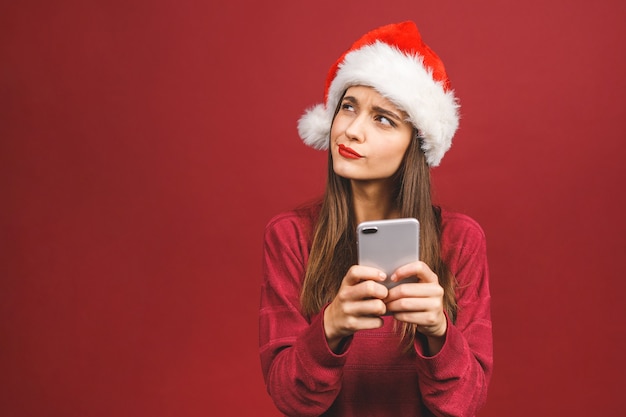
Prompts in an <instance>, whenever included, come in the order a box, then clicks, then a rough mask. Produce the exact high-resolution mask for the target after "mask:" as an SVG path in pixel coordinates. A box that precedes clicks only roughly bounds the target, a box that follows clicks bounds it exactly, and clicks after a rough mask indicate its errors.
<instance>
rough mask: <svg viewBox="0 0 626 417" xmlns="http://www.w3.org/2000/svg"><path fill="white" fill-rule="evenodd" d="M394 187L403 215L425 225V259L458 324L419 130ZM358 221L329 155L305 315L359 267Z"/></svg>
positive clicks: (409, 329) (347, 186) (408, 333)
mask: <svg viewBox="0 0 626 417" xmlns="http://www.w3.org/2000/svg"><path fill="white" fill-rule="evenodd" d="M393 183H394V184H395V188H396V189H395V190H394V193H393V196H394V200H395V204H396V208H397V209H398V210H399V213H400V216H401V217H414V218H416V219H418V220H419V222H420V258H421V260H422V261H423V262H424V263H426V264H427V265H428V266H429V267H430V268H431V269H432V270H433V272H434V273H435V274H437V276H438V278H439V284H440V285H441V286H442V287H443V289H444V309H445V310H446V313H447V314H448V317H449V318H450V320H452V322H454V321H455V319H456V312H457V304H456V297H455V293H454V291H455V278H454V276H453V275H452V274H451V273H450V271H449V269H448V267H447V265H446V264H445V263H444V261H443V259H442V258H441V243H440V240H441V239H440V238H441V210H440V209H439V208H438V207H436V206H433V204H432V201H431V184H430V168H429V166H428V164H427V162H426V156H425V155H424V152H423V151H422V149H421V139H420V137H419V134H418V132H417V130H415V129H414V134H413V139H412V140H411V142H410V144H409V147H408V149H407V151H406V153H405V155H404V158H403V160H402V163H401V165H400V167H399V168H398V171H397V172H396V174H395V175H394V181H393ZM355 221H356V220H355V216H354V206H353V201H352V192H351V183H350V181H349V180H348V179H346V178H343V177H340V176H339V175H337V174H335V172H334V170H333V164H332V155H331V152H330V151H329V152H328V177H327V183H326V192H325V194H324V198H323V201H322V207H321V211H320V215H319V219H318V221H317V225H316V228H315V232H314V235H313V242H312V246H311V252H310V254H309V261H308V265H307V270H306V274H305V278H304V283H303V285H302V292H301V296H300V301H301V306H302V311H303V313H304V314H305V315H307V316H311V315H313V314H315V313H317V312H319V311H320V310H321V309H322V308H323V307H324V305H326V304H327V303H329V302H330V301H332V300H333V299H334V298H335V296H336V295H337V292H338V291H339V287H340V285H341V281H342V279H343V277H344V276H345V274H346V273H347V272H348V269H349V268H350V267H351V266H352V265H355V264H356V263H357V254H356V226H357V225H356V224H355ZM416 332H417V328H416V326H415V325H409V324H405V325H404V326H403V328H402V334H403V336H405V337H409V339H410V340H411V341H412V340H413V339H414V338H415V336H416V334H417V333H416Z"/></svg>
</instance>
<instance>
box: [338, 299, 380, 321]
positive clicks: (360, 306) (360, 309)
mask: <svg viewBox="0 0 626 417" xmlns="http://www.w3.org/2000/svg"><path fill="white" fill-rule="evenodd" d="M343 312H344V314H346V315H349V316H355V317H378V316H382V315H383V314H385V313H386V312H387V306H386V305H385V303H383V301H382V300H379V299H369V300H360V301H356V302H352V303H346V304H344V305H343Z"/></svg>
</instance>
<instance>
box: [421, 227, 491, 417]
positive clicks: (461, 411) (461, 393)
mask: <svg viewBox="0 0 626 417" xmlns="http://www.w3.org/2000/svg"><path fill="white" fill-rule="evenodd" d="M457 216H458V218H457V219H456V220H455V221H453V222H451V223H452V224H450V225H448V226H447V230H444V232H443V235H442V246H444V247H443V249H444V251H443V256H444V258H446V259H445V260H446V262H447V263H448V265H449V266H450V269H451V272H452V273H453V274H454V276H455V277H456V280H457V290H456V296H457V304H458V313H457V320H456V323H455V324H452V323H451V322H450V320H449V319H448V331H447V334H446V339H445V342H444V345H443V347H442V349H441V350H440V351H439V353H437V354H436V355H435V356H432V357H427V356H425V355H424V351H423V344H422V343H420V342H419V341H417V340H416V343H415V348H416V352H417V372H418V374H419V381H420V391H421V393H422V396H423V400H424V404H425V405H426V407H427V408H428V409H429V410H430V411H431V412H432V413H433V414H434V415H436V416H474V415H475V414H476V412H477V411H478V409H479V408H480V407H482V406H483V405H484V403H485V401H486V397H487V386H488V384H489V380H490V377H491V372H492V363H493V345H492V330H491V313H490V293H489V271H488V265H487V254H486V243H485V237H484V233H483V231H482V229H481V228H480V226H479V225H478V224H477V223H475V222H474V221H473V220H471V219H470V218H468V217H465V216H460V215H457Z"/></svg>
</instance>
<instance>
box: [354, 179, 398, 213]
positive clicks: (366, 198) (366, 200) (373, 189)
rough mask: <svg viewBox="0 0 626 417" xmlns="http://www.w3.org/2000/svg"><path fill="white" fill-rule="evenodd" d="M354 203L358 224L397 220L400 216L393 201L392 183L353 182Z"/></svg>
mask: <svg viewBox="0 0 626 417" xmlns="http://www.w3.org/2000/svg"><path fill="white" fill-rule="evenodd" d="M352 201H353V203H354V214H355V216H356V221H357V224H358V223H361V222H364V221H368V220H381V219H392V218H397V217H399V215H400V213H399V210H398V209H397V207H396V206H395V204H394V201H393V185H392V184H391V182H382V181H376V182H371V181H368V182H363V181H352Z"/></svg>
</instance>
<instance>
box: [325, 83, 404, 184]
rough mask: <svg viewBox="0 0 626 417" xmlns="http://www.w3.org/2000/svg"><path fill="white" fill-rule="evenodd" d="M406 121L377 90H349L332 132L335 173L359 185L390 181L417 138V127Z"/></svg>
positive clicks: (402, 113)
mask: <svg viewBox="0 0 626 417" xmlns="http://www.w3.org/2000/svg"><path fill="white" fill-rule="evenodd" d="M405 119H406V114H405V113H404V112H403V111H401V110H400V109H398V108H397V107H396V106H394V105H393V104H392V103H391V102H390V101H389V100H387V99H386V98H384V97H383V96H381V95H380V94H379V93H378V92H377V91H376V90H374V89H373V88H371V87H364V86H355V87H350V88H348V90H347V91H346V94H345V95H344V97H343V99H342V101H341V103H340V105H339V112H338V113H337V115H336V116H335V120H334V121H333V125H332V127H331V130H330V150H331V153H332V157H333V170H334V171H335V173H336V174H337V175H339V176H341V177H344V178H347V179H351V180H358V181H372V180H385V179H388V178H390V177H391V176H392V175H393V174H395V172H396V171H397V170H398V168H399V167H400V163H401V162H402V158H403V157H404V153H405V152H406V150H407V148H408V146H409V143H410V142H411V140H412V137H413V126H412V125H411V124H410V123H408V122H406V121H405Z"/></svg>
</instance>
